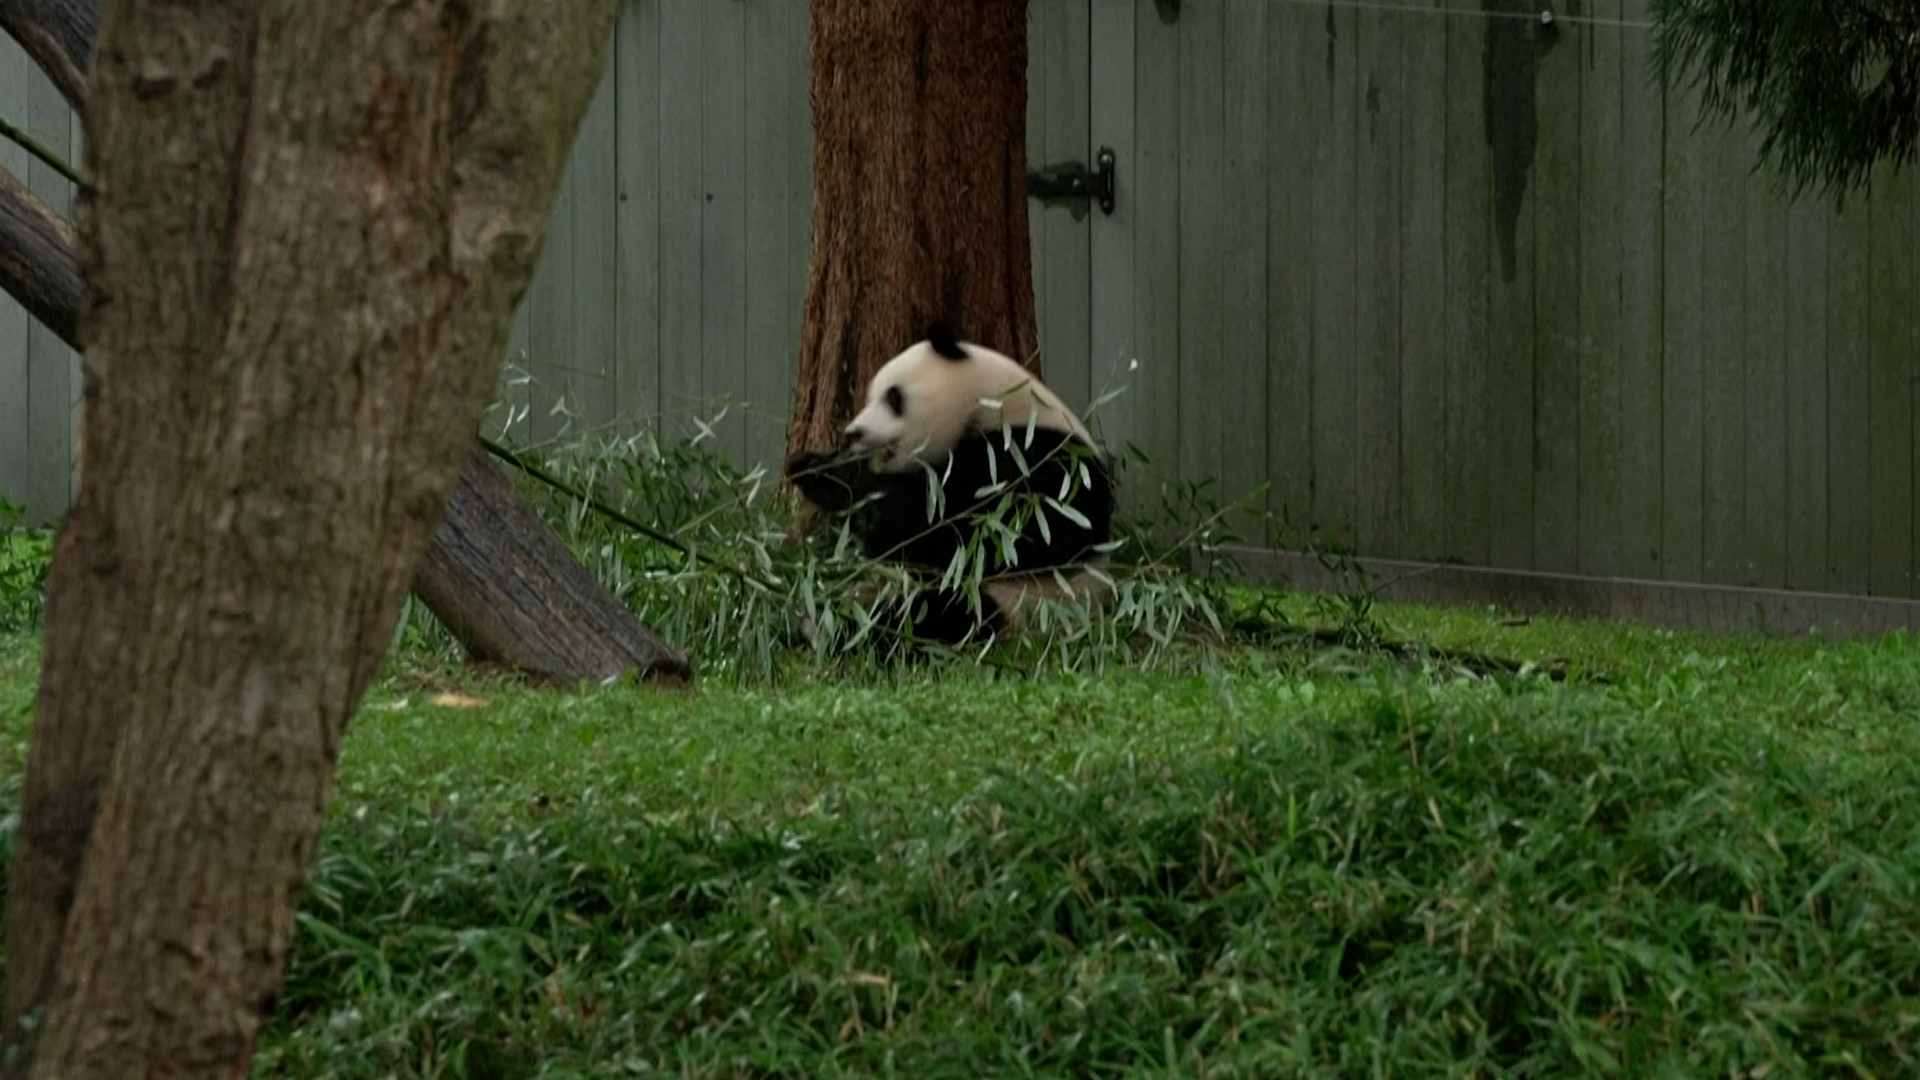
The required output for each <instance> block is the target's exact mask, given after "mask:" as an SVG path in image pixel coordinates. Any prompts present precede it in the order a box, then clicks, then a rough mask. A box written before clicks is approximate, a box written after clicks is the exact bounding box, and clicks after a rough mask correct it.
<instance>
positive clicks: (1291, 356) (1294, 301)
mask: <svg viewBox="0 0 1920 1080" xmlns="http://www.w3.org/2000/svg"><path fill="white" fill-rule="evenodd" d="M1321 22H1322V17H1321V13H1320V12H1319V11H1318V10H1316V9H1314V8H1312V7H1308V6H1305V5H1297V4H1280V5H1277V6H1276V7H1275V8H1274V9H1273V10H1272V11H1271V12H1269V13H1268V15H1267V55H1268V56H1270V57H1272V63H1273V75H1272V82H1271V83H1270V86H1271V96H1270V98H1269V101H1268V106H1267V109H1268V115H1269V117H1270V121H1269V122H1270V123H1271V124H1272V125H1273V135H1272V142H1271V143H1270V144H1269V147H1270V148H1269V151H1268V161H1269V163H1270V168H1269V173H1268V187H1267V221H1266V223H1265V224H1266V233H1267V255H1268V259H1269V260H1270V261H1269V263H1268V266H1267V292H1268V302H1267V317H1268V319H1269V322H1268V336H1267V388H1268V389H1267V476H1268V477H1269V479H1271V480H1272V482H1273V488H1272V489H1271V490H1270V491H1269V492H1268V498H1267V509H1268V511H1269V512H1270V513H1272V514H1273V515H1274V518H1275V521H1274V527H1273V530H1272V531H1271V533H1270V534H1269V535H1270V536H1271V537H1272V540H1271V542H1272V543H1273V544H1275V545H1276V546H1278V547H1282V548H1287V549H1293V550H1299V549H1301V548H1303V547H1304V546H1305V545H1306V541H1307V538H1308V537H1307V527H1308V524H1309V523H1310V521H1311V519H1312V516H1313V480H1314V438H1313V400H1314V390H1313V262H1312V259H1311V258H1310V256H1311V254H1312V252H1313V221H1314V213H1313V203H1314V187H1313V157H1312V151H1313V141H1312V140H1313V136H1312V134H1311V132H1312V130H1313V128H1312V124H1311V122H1310V121H1309V119H1308V116H1307V103H1308V101H1310V100H1312V93H1311V90H1310V87H1311V80H1313V79H1316V78H1318V77H1319V76H1320V71H1321V61H1320V55H1321V54H1322V53H1323V52H1324V46H1322V44H1321V42H1322V39H1323V37H1324V34H1323V32H1322V31H1321Z"/></svg>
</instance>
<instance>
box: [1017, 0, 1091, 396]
mask: <svg viewBox="0 0 1920 1080" xmlns="http://www.w3.org/2000/svg"><path fill="white" fill-rule="evenodd" d="M1087 4H1088V0H1047V2H1046V3H1045V4H1044V5H1042V7H1039V8H1036V9H1035V11H1036V13H1037V12H1039V11H1041V10H1044V11H1045V12H1046V13H1047V16H1048V21H1049V22H1050V24H1051V26H1050V29H1049V31H1048V34H1047V53H1046V64H1047V67H1048V68H1049V73H1048V79H1047V98H1046V101H1045V103H1044V104H1045V110H1046V114H1047V135H1046V148H1047V149H1046V160H1047V161H1048V162H1062V161H1078V162H1080V163H1082V164H1084V165H1086V166H1087V167H1088V168H1093V167H1094V159H1093V154H1094V152H1095V151H1094V148H1093V147H1091V146H1089V145H1088V134H1089V131H1088V125H1089V124H1090V122H1091V121H1090V119H1089V116H1088V112H1087V110H1088V105H1089V101H1088V97H1089V93H1090V87H1089V84H1088V80H1089V79H1090V78H1091V76H1090V74H1089V73H1088V70H1087V63H1088V55H1087V50H1088V47H1089V44H1090V42H1089V40H1088V37H1087V34H1088V29H1087V15H1088V12H1087ZM1028 209H1029V211H1030V212H1032V213H1033V221H1034V222H1035V223H1036V224H1039V225H1041V226H1042V227H1043V229H1044V231H1045V232H1046V233H1047V234H1048V235H1047V250H1046V261H1047V280H1048V289H1049V292H1048V303H1047V307H1046V308H1045V309H1044V310H1042V311H1041V312H1040V322H1041V326H1042V329H1041V334H1040V342H1041V353H1040V364H1041V367H1040V370H1041V372H1042V373H1043V374H1044V376H1045V378H1046V380H1047V384H1048V385H1049V386H1052V387H1053V388H1054V389H1056V390H1058V391H1059V392H1060V394H1061V395H1062V396H1063V397H1065V398H1066V401H1067V405H1068V407H1069V408H1072V409H1073V410H1074V411H1076V412H1084V411H1085V410H1086V407H1087V403H1088V401H1090V400H1091V395H1090V394H1089V392H1088V388H1089V382H1090V374H1089V372H1090V370H1091V364H1090V359H1091V358H1090V353H1091V352H1092V349H1093V343H1092V341H1091V340H1090V338H1089V334H1090V332H1091V325H1090V323H1091V318H1092V307H1093V296H1092V292H1091V290H1092V287H1093V277H1092V272H1091V265H1090V260H1091V258H1092V231H1093V218H1094V217H1096V216H1098V215H1099V213H1100V208H1099V206H1098V205H1096V204H1095V203H1094V202H1093V200H1091V199H1085V200H1076V201H1075V202H1074V203H1073V204H1072V205H1070V206H1054V207H1047V208H1045V209H1044V211H1043V210H1042V208H1041V207H1040V206H1039V204H1037V203H1033V202H1029V203H1028ZM1036 231H1038V230H1036Z"/></svg>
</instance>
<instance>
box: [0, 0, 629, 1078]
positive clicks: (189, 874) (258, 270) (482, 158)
mask: <svg viewBox="0 0 1920 1080" xmlns="http://www.w3.org/2000/svg"><path fill="white" fill-rule="evenodd" d="M614 9H615V4H614V2H613V0H588V2H581V3H572V4H551V5H548V4H510V3H504V2H499V0H494V2H487V0H325V2H324V3H322V2H319V0H206V2H203V3H199V4H195V5H191V6H182V5H180V4H177V3H168V2H165V0H109V4H108V6H107V8H106V10H105V11H104V12H103V18H102V19H101V20H100V40H99V44H98V50H97V54H96V55H95V57H94V59H93V64H92V77H91V85H90V87H89V89H88V98H89V100H88V103H87V108H86V121H87V135H88V140H87V148H88V169H87V173H88V176H89V178H90V181H91V184H90V187H89V189H88V190H86V191H84V192H83V193H82V198H81V208H82V214H83V217H82V219H81V230H80V232H81V236H82V237H83V240H84V247H83V253H84V259H83V264H84V266H85V269H86V279H87V283H88V298H87V304H88V307H87V309H86V310H85V312H84V313H83V317H82V320H81V327H80V339H81V341H80V344H81V346H82V347H83V349H84V353H85V359H84V373H85V379H86V385H85V393H86V408H87V418H88V422H87V424H86V426H85V433H84V447H83V449H84V454H85V461H86V466H85V468H84V469H83V470H82V474H81V491H80V496H79V499H78V502H77V504H76V506H75V508H74V510H73V512H72V514H71V515H70V516H69V518H68V520H67V523H66V526H65V528H64V529H63V530H62V531H61V534H60V536H59V539H58V541H57V544H56V549H55V555H54V563H53V571H52V580H51V582H50V584H49V608H48V613H47V628H46V639H45V653H44V658H43V667H42V676H41V686H40V696H39V700H38V701H37V703H36V709H35V716H34V739H33V742H32V749H31V753H30V758H29V762H28V772H27V782H26V790H25V791H24V792H23V804H24V812H23V816H22V822H21V831H20V835H19V840H18V846H17V848H16V853H15V861H14V865H13V867H12V870H11V882H10V884H11V886H12V890H13V891H11V892H10V896H9V904H8V907H9V910H8V921H9V949H8V953H9V955H8V969H9V970H8V976H9V984H10V985H9V994H8V999H9V1005H12V1004H13V1003H14V1001H15V1000H16V994H15V992H14V982H15V977H16V971H15V966H16V965H17V964H20V963H21V962H22V961H28V964H27V966H28V968H29V969H30V970H27V971H24V972H21V973H20V976H21V978H22V980H23V984H24V985H25V986H26V991H25V992H24V993H23V994H21V995H19V996H20V997H22V998H24V999H25V1000H27V1001H28V1003H29V1005H30V1006H31V1005H32V1003H33V1000H34V998H35V997H36V996H38V995H39V994H40V993H42V992H45V991H47V990H49V989H50V991H51V995H50V998H49V999H48V1000H47V1004H46V1008H45V1014H44V1016H43V1017H41V1018H40V1020H41V1022H40V1023H38V1024H37V1025H35V1026H36V1027H37V1030H38V1035H37V1040H36V1045H35V1046H34V1047H33V1048H32V1057H31V1060H32V1066H31V1074H30V1075H32V1076H33V1077H47V1078H52V1077H60V1078H62V1080H76V1078H85V1077H109V1076H110V1077H116V1078H119V1077H129V1078H130V1077H141V1076H160V1075H165V1076H179V1077H195V1076H206V1077H213V1076H233V1075H242V1074H244V1073H245V1071H246V1065H247V1062H248V1060H249V1059H250V1057H251V1052H252V1044H253V1039H254V1036H255V1034H256V1033H257V1031H258V1027H259V1024H260V1019H261V1016H262V1013H263V1011H264V1010H265V1009H266V1008H268V1007H269V1006H270V1005H271V1003H272V1001H273V999H274V996H275V994H276V993H277V990H278V987H279V982H280V978H281V970H282V965H283V961H284V957H285V952H286V949H287V945H288V941H289V938H290V932H291V929H292V916H293V912H294V908H295V904H296V902H297V899H298V896H299V891H300V887H301V884H302V882H303V880H304V877H305V873H306V869H307V864H308V859H309V857H310V855H311V852H312V850H313V847H314V844H315V841H316V840H317V837H318V835H319V831H320V826H321V821H322V810H323V807H324V804H325V800H326V796H327V792H328V788H329V785H330V783H331V779H332V773H333V765H334V760H335V755H336V753H337V750H338V746H339V742H340V738H341V736H342V734H343V732H344V729H345V726H346V722H347V719H348V717H349V716H350V715H351V713H352V711H353V709H354V707H355V705H356V704H357V702H358V700H359V698H360V695H361V693H362V692H363V691H364V689H365V686H366V684H367V682H368V680H369V679H370V678H371V676H372V674H373V671H374V668H375V665H376V663H377V662H378V659H379V657H380V655H381V652H382V648H383V646H384V643H385V640H386V635H387V632H388V630H389V629H390V627H391V626H392V623H393V619H394V617H395V615H396V613H397V610H398V605H399V601H400V598H401V597H402V596H403V595H404V594H405V591H406V588H407V585H408V583H409V582H410V580H411V579H412V575H413V573H414V570H415V567H416V564H417V562H418V560H419V557H420V555H421V552H422V551H423V549H424V548H425V547H426V545H427V542H428V539H429V537H430V536H431V534H432V533H433V531H434V529H435V526H436V524H437V523H438V521H439V518H440V516H441V512H442V509H443V508H444V506H445V504H446V501H447V497H448V494H449V493H450V492H451V490H452V489H453V486H454V482H455V480H456V478H457V476H458V474H459V471H460V468H461V465H462V462H463V458H464V452H465V451H466V450H467V449H468V448H469V447H471V446H472V440H473V432H474V428H475V425H476V424H477V422H478V416H479V410H480V407H481V405H482V404H483V403H484V400H485V397H486V394H487V391H488V389H489V387H490V386H491V384H492V381H493V379H494V377H495V373H496V371H497V359H498V357H499V355H500V353H501V349H502V347H503V345H504V343H505V338H506V334H507V329H508V323H509V320H510V318H511V314H512V308H513V304H514V301H515V299H516V298H517V297H518V296H519V295H521V293H522V292H523V291H524V289H525V287H526V284H527V281H528V279H529V278H530V276H531V274H532V271H533V267H534V263H535V260H536V258H537V255H538V252H539V249H540V246H541V243H542V241H543V239H544V229H545V222H546V215H547V208H548V204H549V202H550V200H551V197H552V195H553V192H554V189H555V187H556V185H557V183H558V181H559V177H560V174H561V170H562V168H563V166H564V163H565V160H566V155H567V151H568V149H569V147H570V144H571V141H572V137H573V133H574V131H575V129H576V126H577V123H578V120H579V117H580V115H581V113H582V112H583V110H584V109H585V106H586V103H587V99H588V96H589V95H590V93H591V92H592V90H593V87H594V85H595V82H596V81H597V79H598V76H599V73H600V69H601V66H602V61H603V55H604V47H605V43H606V40H607V38H608V35H609V32H610V30H611V28H612V21H613V15H614ZM317 43H326V47H324V48H317V47H316V44H317ZM54 732H58V733H60V735H59V737H57V738H55V737H49V736H50V733H54ZM76 732H79V733H84V734H85V736H86V737H87V738H90V739H97V740H99V741H101V742H103V743H104V745H106V746H108V747H110V748H111V752H112V764H111V767H110V769H109V770H108V771H107V774H106V783H105V786H104V788H100V787H98V786H97V785H96V786H88V785H87V784H86V783H85V782H84V781H85V775H84V773H85V770H84V769H75V768H74V767H73V762H72V761H70V760H68V761H62V760H59V759H60V758H61V757H63V756H66V757H71V756H72V755H73V754H74V753H75V744H76V739H75V738H74V737H73V736H74V734H75V733H76ZM49 778H52V779H53V780H54V781H56V782H53V783H50V782H49ZM76 780H79V781H81V782H78V783H75V782H74V781H76ZM96 796H97V797H96ZM96 802H97V813H96V812H95V805H96ZM89 821H91V822H92V833H91V837H90V839H89V840H87V841H86V842H85V846H84V852H85V855H84V862H83V863H82V864H81V865H80V866H79V867H78V871H79V874H78V878H77V882H78V884H77V888H75V890H74V893H73V896H72V908H71V911H70V913H69V914H68V915H67V917H66V918H65V920H64V922H63V923H61V922H55V923H53V924H51V926H49V925H48V924H47V923H45V922H41V923H39V924H38V925H37V926H28V925H26V923H27V920H28V919H29V918H40V917H44V915H45V914H46V903H45V902H46V900H47V899H48V898H47V897H46V896H44V895H40V896H34V895H32V892H31V889H29V890H28V891H27V892H22V891H20V890H21V888H22V887H23V886H32V885H34V884H35V882H34V875H35V873H36V871H49V870H50V871H53V872H54V873H53V877H52V879H51V880H53V881H56V882H65V883H72V882H74V881H75V880H76V879H75V878H74V877H73V876H72V875H71V873H63V871H70V870H71V869H73V868H70V867H62V866H60V865H58V862H57V860H55V861H53V862H51V863H50V862H49V861H48V860H47V859H46V858H44V857H42V858H40V859H38V860H36V859H35V857H34V851H33V849H34V848H35V847H36V846H39V845H40V844H41V843H42V841H43V839H44V838H46V837H48V836H57V835H58V834H60V833H61V832H62V831H63V830H65V831H72V830H81V831H84V830H85V829H86V827H87V825H86V823H87V822H89ZM186 837H191V838H192V842H191V843H184V842H182V838H186ZM51 850H54V851H56V852H65V853H71V852H73V851H74V850H76V849H75V848H73V847H72V846H65V847H55V848H53V849H51ZM53 899H54V900H56V901H57V900H59V899H61V898H60V897H57V896H56V897H54V898H53ZM23 906H24V907H25V908H27V909H28V910H26V911H22V910H20V909H21V908H22V907H23ZM36 932H38V933H42V934H45V933H52V934H53V935H54V939H55V940H57V941H58V954H57V959H56V962H55V965H54V967H53V968H52V969H51V970H52V972H53V976H52V979H51V982H50V984H49V983H48V982H46V981H44V980H41V981H38V982H35V981H33V980H37V979H40V977H42V976H44V974H45V972H44V970H32V968H33V963H32V960H31V958H30V957H29V956H27V955H26V952H27V951H29V950H23V951H22V952H15V951H14V949H15V947H16V945H17V944H21V945H29V946H32V945H35V944H36V943H37V939H36V938H35V937H34V934H35V933H36ZM162 1002H164V1003H166V1005H167V1007H164V1008H162V1007H157V1005H158V1003H162Z"/></svg>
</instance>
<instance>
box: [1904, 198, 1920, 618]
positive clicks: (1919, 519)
mask: <svg viewBox="0 0 1920 1080" xmlns="http://www.w3.org/2000/svg"><path fill="white" fill-rule="evenodd" d="M1907 186H1908V196H1907V197H1908V199H1909V200H1910V202H1909V209H1910V210H1911V211H1912V213H1911V215H1910V217H1911V218H1912V220H1911V221H1910V222H1909V228H1910V229H1911V233H1910V236H1911V240H1910V242H1909V243H1908V247H1907V250H1909V251H1914V252H1920V170H1908V173H1907ZM1915 258H1916V261H1917V262H1920V255H1916V256H1915ZM1914 279H1915V280H1914V293H1915V302H1914V305H1913V307H1912V308H1909V309H1908V310H1909V314H1908V317H1907V325H1906V343H1907V355H1909V356H1913V357H1920V311H1916V310H1914V309H1916V308H1920V265H1916V266H1915V268H1914ZM1907 394H1908V396H1907V401H1908V406H1907V408H1908V414H1907V415H1908V418H1909V419H1908V423H1909V426H1911V425H1912V424H1913V423H1914V422H1915V421H1916V420H1920V361H1916V370H1914V372H1913V373H1912V375H1911V376H1910V378H1909V381H1908V384H1907ZM1912 442H1913V463H1912V471H1911V472H1910V473H1909V474H1908V475H1909V476H1910V477H1911V478H1912V482H1913V487H1912V488H1910V489H1909V491H1908V501H1909V502H1910V503H1911V505H1912V507H1913V514H1912V517H1911V525H1910V526H1909V527H1910V528H1911V529H1912V533H1911V534H1910V535H1912V536H1914V537H1915V538H1916V540H1920V436H1916V437H1914V438H1913V439H1912ZM1913 547H1914V550H1913V558H1912V560H1911V561H1910V562H1909V564H1908V565H1909V567H1910V568H1911V569H1910V570H1909V573H1910V575H1911V580H1912V582H1913V594H1914V595H1915V596H1920V543H1915V544H1914V546H1913Z"/></svg>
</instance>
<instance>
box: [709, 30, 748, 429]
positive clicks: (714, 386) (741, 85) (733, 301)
mask: <svg viewBox="0 0 1920 1080" xmlns="http://www.w3.org/2000/svg"><path fill="white" fill-rule="evenodd" d="M700 21H701V26H700V51H701V54H702V60H701V64H700V83H699V85H700V178H701V189H702V190H701V196H702V199H703V200H704V201H703V202H702V204H701V214H700V389H701V395H702V398H703V399H704V401H705V402H706V405H705V411H706V416H707V417H708V420H709V423H712V424H713V427H714V434H715V435H716V436H717V438H718V442H717V444H716V445H715V447H714V449H717V450H719V451H720V452H721V453H723V454H725V455H726V456H727V457H728V458H729V459H730V460H732V461H734V462H736V463H738V462H742V461H744V460H745V458H746V456H747V428H746V421H745V420H744V418H743V417H742V416H741V414H740V408H741V404H742V402H743V400H744V399H745V397H746V393H747V367H746V364H747V357H746V348H747V347H746V334H747V297H746V291H745V288H744V283H745V280H746V270H747V205H746V203H747V200H746V182H747V180H746V173H747V144H746V119H747V106H746V62H747V52H746V46H747V42H746V11H745V5H744V4H743V3H740V2H739V0H726V2H722V3H703V4H701V5H700ZM722 411H724V412H725V414H726V415H725V418H724V419H719V415H720V413H721V412H722Z"/></svg>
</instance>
